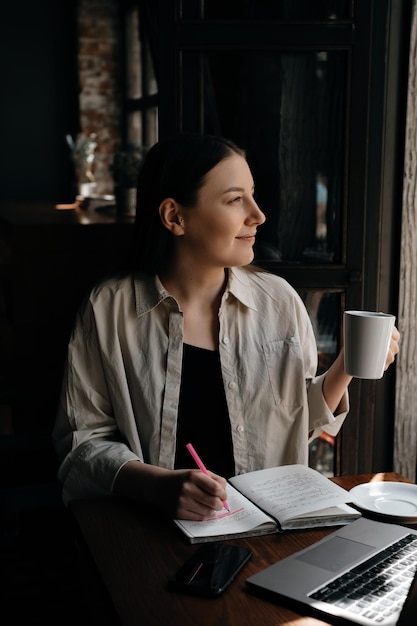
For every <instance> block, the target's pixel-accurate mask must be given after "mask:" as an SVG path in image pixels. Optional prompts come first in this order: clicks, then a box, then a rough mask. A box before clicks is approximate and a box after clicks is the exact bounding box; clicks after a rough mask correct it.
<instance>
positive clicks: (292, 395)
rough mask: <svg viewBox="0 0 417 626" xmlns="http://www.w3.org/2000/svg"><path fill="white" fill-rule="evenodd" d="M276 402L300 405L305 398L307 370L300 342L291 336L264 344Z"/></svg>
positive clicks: (292, 405) (282, 404)
mask: <svg viewBox="0 0 417 626" xmlns="http://www.w3.org/2000/svg"><path fill="white" fill-rule="evenodd" d="M262 348H263V352H264V357H265V361H266V366H267V370H268V377H269V383H270V385H271V389H272V394H273V397H274V401H275V404H277V405H281V406H289V407H290V406H291V407H299V406H302V405H303V403H304V400H305V392H306V391H305V390H306V382H305V372H304V360H303V354H302V350H301V347H300V344H299V342H298V341H297V340H296V339H294V338H292V337H290V338H288V339H277V340H276V341H272V342H270V343H268V344H265V345H263V346H262Z"/></svg>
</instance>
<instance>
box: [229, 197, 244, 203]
mask: <svg viewBox="0 0 417 626" xmlns="http://www.w3.org/2000/svg"><path fill="white" fill-rule="evenodd" d="M241 200H242V196H236V198H232V200H230V204H234V203H236V202H240V201H241Z"/></svg>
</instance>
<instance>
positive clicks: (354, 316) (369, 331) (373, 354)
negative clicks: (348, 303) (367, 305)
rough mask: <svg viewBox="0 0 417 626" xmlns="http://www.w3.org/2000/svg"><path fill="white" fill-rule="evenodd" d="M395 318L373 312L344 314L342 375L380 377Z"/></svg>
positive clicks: (382, 373) (346, 312) (349, 312)
mask: <svg viewBox="0 0 417 626" xmlns="http://www.w3.org/2000/svg"><path fill="white" fill-rule="evenodd" d="M394 324H395V315H391V314H389V313H377V312H376V311H345V312H344V315H343V334H344V347H345V372H346V373H347V374H349V376H353V377H354V378H369V379H377V378H382V376H383V375H384V369H385V361H386V358H387V354H388V348H389V345H390V341H391V335H392V330H393V328H394Z"/></svg>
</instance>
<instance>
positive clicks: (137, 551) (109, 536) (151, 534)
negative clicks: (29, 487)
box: [70, 473, 410, 626]
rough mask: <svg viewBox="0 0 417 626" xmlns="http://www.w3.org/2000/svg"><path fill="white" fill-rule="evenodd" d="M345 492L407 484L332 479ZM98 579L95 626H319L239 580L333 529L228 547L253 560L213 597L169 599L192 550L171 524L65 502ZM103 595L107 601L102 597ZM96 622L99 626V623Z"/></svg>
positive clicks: (136, 507)
mask: <svg viewBox="0 0 417 626" xmlns="http://www.w3.org/2000/svg"><path fill="white" fill-rule="evenodd" d="M332 480H334V481H335V482H336V483H337V484H339V485H341V486H342V487H344V488H345V489H351V488H352V487H354V486H355V485H358V484H360V483H364V482H368V481H370V480H375V481H381V480H390V481H399V482H410V481H408V480H407V479H406V478H404V477H402V476H400V475H399V474H396V473H384V474H382V473H381V474H375V475H372V474H361V475H356V476H343V477H339V478H333V479H332ZM70 508H71V511H72V513H73V515H74V518H75V521H76V524H77V527H78V530H79V532H80V538H81V544H82V545H83V546H84V555H85V550H86V549H87V551H88V553H89V558H90V557H91V563H93V564H94V569H95V572H96V575H97V574H98V575H99V578H100V580H101V582H100V585H101V587H97V580H96V579H94V583H93V578H92V577H91V571H90V575H89V577H88V579H86V580H87V583H86V585H87V586H88V591H87V593H88V598H89V600H90V602H91V605H92V610H93V612H94V615H95V617H96V618H97V622H96V623H101V624H113V625H114V624H117V623H120V624H123V625H124V626H154V625H155V626H171V625H172V626H176V625H177V624H178V626H206V625H207V626H254V625H256V626H276V625H284V624H285V626H323V625H324V624H327V622H322V621H319V620H317V619H314V618H312V617H306V616H301V615H300V614H297V613H295V612H293V611H291V610H290V609H289V608H285V607H284V606H281V605H279V604H275V603H272V602H270V601H268V600H264V599H262V598H260V597H257V596H255V595H253V594H251V593H249V592H248V591H247V590H246V586H245V581H246V579H247V578H248V577H249V576H250V575H252V574H255V573H256V572H258V571H259V570H261V569H264V568H265V567H267V566H268V565H271V564H272V563H274V562H276V561H278V560H280V559H282V558H284V557H287V556H289V555H290V554H292V553H293V552H296V551H297V550H301V549H302V548H305V547H307V546H308V545H310V544H311V543H313V542H315V541H318V540H319V539H321V538H322V537H324V536H325V535H326V534H328V533H330V532H333V531H334V530H335V529H334V528H330V529H329V528H328V529H317V530H308V531H294V532H288V531H286V532H285V533H282V534H277V535H269V536H264V537H252V538H247V539H240V540H232V541H231V542H232V543H236V544H240V545H246V546H248V547H250V548H251V550H252V551H253V556H252V558H251V559H250V561H249V562H248V563H247V564H246V565H245V567H244V568H243V570H242V571H241V572H240V573H239V574H238V576H237V577H236V579H235V580H234V581H233V583H232V585H231V587H230V588H229V589H228V590H227V591H226V592H225V593H224V594H223V595H222V596H221V597H219V598H214V599H211V598H210V599H203V598H196V597H192V596H186V595H181V594H176V593H174V592H171V591H169V590H168V589H167V587H166V583H167V580H168V578H169V576H170V575H171V574H173V573H174V572H175V571H176V570H177V569H178V567H179V566H180V565H181V564H182V563H183V561H184V560H185V559H186V558H187V557H188V556H189V555H191V554H192V552H193V551H194V550H196V548H197V546H196V545H189V544H187V543H186V542H185V539H184V538H183V536H182V534H180V533H179V531H178V529H177V528H176V527H175V526H174V524H173V523H172V522H171V521H170V520H168V519H166V518H164V517H163V516H162V515H161V513H158V512H157V511H155V510H153V509H150V508H149V507H147V506H146V505H141V504H139V503H135V502H131V501H128V500H124V499H118V498H105V499H97V500H79V501H74V502H72V503H71V506H70ZM106 596H107V597H106ZM98 618H100V622H99V621H98Z"/></svg>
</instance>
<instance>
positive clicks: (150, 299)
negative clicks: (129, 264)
mask: <svg viewBox="0 0 417 626" xmlns="http://www.w3.org/2000/svg"><path fill="white" fill-rule="evenodd" d="M133 283H134V289H135V301H136V314H137V316H138V317H139V316H141V315H144V314H145V313H149V311H151V310H152V309H155V308H156V307H157V306H158V304H160V303H161V302H163V301H164V300H167V299H168V298H170V299H172V300H175V299H174V297H173V296H172V295H171V294H170V293H169V292H168V291H167V290H166V289H165V287H164V286H163V284H162V283H161V281H160V280H159V277H158V276H147V275H146V274H135V275H134V277H133Z"/></svg>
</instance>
